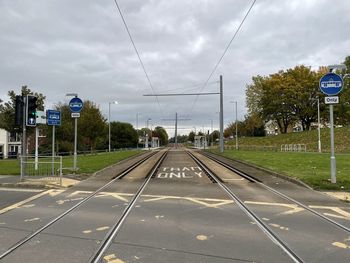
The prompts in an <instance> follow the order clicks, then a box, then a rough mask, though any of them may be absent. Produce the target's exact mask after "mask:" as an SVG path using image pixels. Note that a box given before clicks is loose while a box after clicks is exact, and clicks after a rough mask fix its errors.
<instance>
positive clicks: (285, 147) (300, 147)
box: [281, 143, 306, 152]
mask: <svg viewBox="0 0 350 263" xmlns="http://www.w3.org/2000/svg"><path fill="white" fill-rule="evenodd" d="M281 152H306V144H300V143H299V144H281Z"/></svg>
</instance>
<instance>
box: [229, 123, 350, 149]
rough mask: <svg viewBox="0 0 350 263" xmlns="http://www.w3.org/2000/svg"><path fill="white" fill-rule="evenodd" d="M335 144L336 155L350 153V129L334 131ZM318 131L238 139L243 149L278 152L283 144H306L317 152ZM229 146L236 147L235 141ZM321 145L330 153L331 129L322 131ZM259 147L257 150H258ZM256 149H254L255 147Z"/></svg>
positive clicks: (344, 128) (230, 142) (343, 128)
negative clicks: (267, 149) (274, 150)
mask: <svg viewBox="0 0 350 263" xmlns="http://www.w3.org/2000/svg"><path fill="white" fill-rule="evenodd" d="M334 138H335V139H334V141H335V142H334V143H335V152H336V153H350V127H342V128H335V129H334ZM317 142H318V133H317V130H312V131H304V132H292V133H287V134H279V135H276V136H266V137H242V138H238V143H239V145H240V146H241V148H242V149H244V148H245V147H247V146H252V145H254V146H258V147H261V146H270V147H275V149H276V150H279V149H280V148H281V144H299V143H300V144H306V148H307V151H310V152H317V149H318V148H317V147H318V146H317V145H318V143H317ZM228 144H229V145H235V140H231V141H229V142H228ZM321 144H322V151H323V152H330V129H329V128H322V129H321ZM258 147H257V148H258ZM253 148H254V147H253Z"/></svg>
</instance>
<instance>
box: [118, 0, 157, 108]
mask: <svg viewBox="0 0 350 263" xmlns="http://www.w3.org/2000/svg"><path fill="white" fill-rule="evenodd" d="M114 3H115V5H116V7H117V9H118V12H119V14H120V17H121V19H122V20H123V24H124V26H125V29H126V31H127V33H128V35H129V38H130V41H131V43H132V46H133V47H134V50H135V53H136V55H137V57H138V59H139V62H140V65H141V67H142V69H143V72H144V73H145V76H146V78H147V81H148V84H149V86H150V87H151V89H152V92H153V93H155V90H154V87H153V85H152V82H151V79H150V77H149V75H148V73H147V71H146V67H145V65H144V64H143V62H142V59H141V56H140V53H139V51H138V49H137V47H136V45H135V42H134V39H133V37H132V36H131V33H130V30H129V27H128V25H127V23H126V21H125V19H124V16H123V13H122V11H121V9H120V7H119V4H118V2H117V0H114ZM155 97H156V101H157V103H158V106H159V110H160V113H162V108H161V106H160V103H159V100H158V97H157V96H155Z"/></svg>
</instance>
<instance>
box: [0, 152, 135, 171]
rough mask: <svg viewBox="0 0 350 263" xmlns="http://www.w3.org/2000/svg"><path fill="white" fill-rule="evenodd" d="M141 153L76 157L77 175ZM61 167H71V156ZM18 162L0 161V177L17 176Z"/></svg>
mask: <svg viewBox="0 0 350 263" xmlns="http://www.w3.org/2000/svg"><path fill="white" fill-rule="evenodd" d="M140 152H141V151H118V152H112V153H99V154H94V155H78V163H77V166H78V167H79V171H78V173H82V174H83V173H84V174H92V173H94V172H96V171H98V170H101V169H103V168H104V167H107V166H109V165H112V164H115V163H118V162H120V161H121V160H124V159H126V158H129V157H131V156H134V155H136V154H139V153H140ZM62 161H63V167H64V168H67V167H73V156H65V157H63V160H62ZM64 173H70V170H69V169H64ZM19 174H20V162H19V161H18V160H0V175H19Z"/></svg>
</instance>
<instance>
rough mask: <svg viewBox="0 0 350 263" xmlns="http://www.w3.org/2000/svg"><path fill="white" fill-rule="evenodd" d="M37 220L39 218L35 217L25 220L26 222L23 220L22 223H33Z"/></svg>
mask: <svg viewBox="0 0 350 263" xmlns="http://www.w3.org/2000/svg"><path fill="white" fill-rule="evenodd" d="M38 220H40V218H39V217H35V218H30V219H26V220H24V222H33V221H38Z"/></svg>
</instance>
